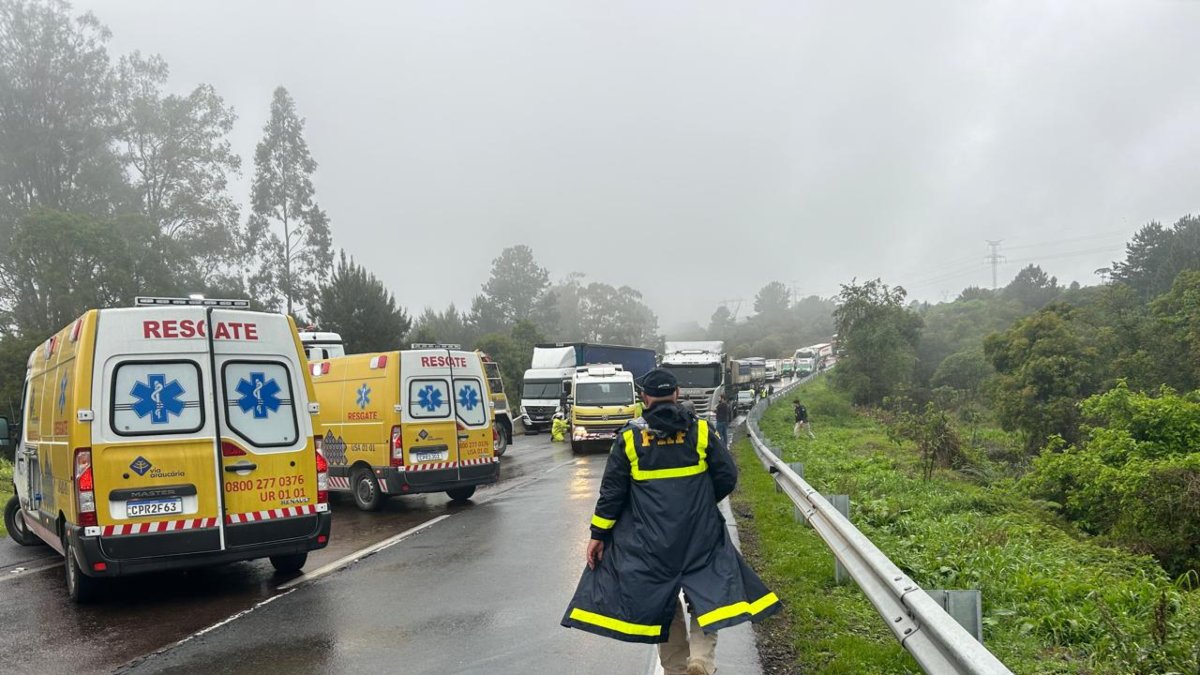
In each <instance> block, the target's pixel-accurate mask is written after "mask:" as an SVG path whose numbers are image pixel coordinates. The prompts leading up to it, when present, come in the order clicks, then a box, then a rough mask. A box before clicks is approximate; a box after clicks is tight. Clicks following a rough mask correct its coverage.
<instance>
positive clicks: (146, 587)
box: [0, 434, 644, 673]
mask: <svg viewBox="0 0 1200 675" xmlns="http://www.w3.org/2000/svg"><path fill="white" fill-rule="evenodd" d="M597 459H598V460H599V461H600V462H601V463H600V464H599V466H600V468H602V467H603V464H602V461H603V455H600V456H598V457H597V456H592V457H584V458H583V459H582V460H581V461H583V462H584V463H585V464H588V463H590V462H592V461H596V460H597ZM572 460H573V456H572V454H571V451H570V449H569V448H568V447H567V446H566V445H565V444H551V443H550V441H549V437H548V435H545V434H543V435H539V436H527V437H518V438H517V439H515V443H514V444H513V445H512V446H510V448H509V450H508V452H507V454H506V455H505V457H504V458H503V460H502V463H501V480H500V482H499V483H497V484H496V485H493V486H487V487H484V488H481V489H480V490H479V491H478V492H477V493H476V496H475V499H474V500H473V501H472V503H470V504H466V505H463V506H451V504H450V501H449V499H448V498H447V497H446V495H445V494H443V493H437V494H432V495H420V496H413V497H403V498H393V499H391V500H389V502H388V503H387V505H386V506H385V508H384V510H383V511H381V512H379V513H362V512H360V511H358V509H356V508H355V506H354V503H353V501H351V499H350V498H349V496H340V495H336V494H335V495H334V496H333V502H334V503H333V513H334V521H333V531H332V537H331V542H330V545H329V546H328V547H327V548H325V549H323V550H321V551H314V552H312V553H310V554H309V559H308V564H307V566H306V568H305V569H306V570H308V571H310V572H311V571H314V570H317V569H318V568H320V567H321V566H322V565H325V564H327V563H330V562H332V561H334V560H337V559H339V558H342V557H343V556H346V555H348V554H350V553H353V552H354V551H357V550H360V549H362V548H365V547H368V546H371V545H372V544H375V543H377V542H380V541H382V540H384V539H387V538H389V537H392V536H393V535H396V534H397V533H400V532H403V531H405V530H408V529H410V528H413V527H416V526H418V525H420V524H422V523H425V522H428V521H430V520H432V519H434V518H437V517H438V516H443V515H451V516H453V517H452V518H451V519H449V520H447V521H446V522H445V523H443V525H450V527H448V528H445V529H446V530H449V531H459V530H460V528H466V527H468V525H473V526H474V527H476V528H478V529H476V530H472V531H471V532H467V531H465V530H463V531H460V535H459V536H458V537H457V538H454V537H452V540H455V539H456V541H457V543H458V544H459V545H460V546H461V547H466V550H462V551H458V549H456V548H454V547H445V546H442V547H438V548H436V550H440V551H447V552H448V553H447V554H446V555H450V556H451V557H450V558H449V559H447V560H443V561H440V562H432V561H429V560H416V561H412V562H411V564H413V565H416V566H417V568H418V569H420V570H421V571H422V572H423V574H422V576H421V577H416V576H414V575H413V574H412V573H411V571H410V572H409V573H407V574H405V575H404V576H403V578H402V579H403V580H402V579H397V578H396V577H394V576H392V575H390V574H388V573H387V572H386V571H385V572H382V573H381V572H379V571H378V570H377V569H376V568H377V567H378V566H379V565H380V564H381V563H380V561H382V560H391V559H392V558H391V555H388V554H392V555H398V554H401V553H403V552H407V553H405V554H406V555H413V554H414V553H413V551H410V550H409V549H410V548H413V547H411V546H409V544H410V543H415V544H418V546H417V547H415V551H417V552H418V553H420V554H423V555H429V554H432V553H434V552H436V551H435V550H434V549H431V548H430V546H429V541H430V540H431V538H430V537H424V536H423V534H421V535H416V536H415V537H414V538H413V539H412V540H411V542H410V541H409V540H406V541H405V542H403V543H402V544H401V545H399V546H396V547H393V548H392V549H389V550H388V551H384V552H383V553H380V554H378V555H376V556H374V557H372V558H368V559H367V560H364V561H362V562H360V563H359V564H358V565H356V566H355V567H352V568H350V569H347V570H342V571H339V572H334V573H332V574H330V575H329V576H327V577H325V578H324V579H321V580H317V581H314V582H313V583H311V584H307V585H305V584H301V585H299V586H298V587H297V588H296V589H295V591H293V592H292V593H291V594H287V595H286V597H281V598H280V599H279V600H278V601H275V602H272V603H271V604H270V605H266V606H264V607H263V608H261V609H260V610H258V611H256V612H255V613H252V614H250V615H248V616H247V617H244V618H243V619H239V620H237V621H235V622H233V623H232V624H231V627H234V626H236V628H235V629H233V630H232V631H231V632H233V633H235V634H236V635H237V637H236V638H235V639H236V641H237V642H238V644H237V645H235V646H232V647H223V648H222V649H221V650H220V652H221V653H223V654H224V656H223V657H222V658H219V659H218V658H217V656H218V655H217V654H212V655H209V656H211V657H213V658H214V659H215V660H214V662H213V663H212V664H211V667H212V668H213V669H214V670H224V671H225V672H241V671H244V670H251V669H253V670H257V671H258V672H260V673H273V672H281V671H283V670H290V671H292V672H328V671H329V670H331V669H334V670H336V669H337V664H336V663H333V662H330V661H328V658H329V657H328V656H320V657H318V655H317V654H316V652H320V653H321V654H325V653H326V652H328V651H329V650H327V649H325V648H324V647H323V646H322V645H326V644H330V643H331V642H332V643H334V646H336V647H338V648H339V649H340V648H344V647H348V646H350V645H352V644H353V643H354V640H353V639H349V637H348V634H347V630H349V629H348V628H347V627H346V626H342V625H339V622H340V621H341V619H342V618H345V619H346V620H350V619H351V618H352V617H351V616H347V615H346V614H345V612H346V610H347V609H348V608H350V607H366V606H373V610H372V611H373V612H374V617H372V618H375V619H377V618H379V617H390V616H391V615H394V614H395V613H396V612H397V611H400V610H401V608H402V609H403V612H402V613H401V615H400V616H407V617H410V618H411V619H412V620H413V621H415V622H417V623H415V624H412V626H410V627H409V628H406V629H405V630H411V631H412V633H413V634H414V635H415V634H421V633H422V630H419V629H418V627H417V626H418V624H420V625H421V626H424V627H425V628H424V629H423V630H427V631H434V630H436V629H438V628H439V627H440V628H442V629H446V630H445V632H449V633H456V632H458V631H456V630H453V629H454V628H455V627H461V626H462V625H463V624H464V623H470V622H471V621H476V620H482V619H481V618H479V617H475V618H472V617H469V616H466V615H463V616H459V617H456V616H454V613H453V611H449V610H448V609H447V611H445V612H442V611H441V610H439V612H440V613H432V614H431V613H430V612H429V611H428V610H429V609H430V608H431V607H432V608H438V607H443V608H450V607H452V606H453V605H452V604H450V603H446V602H443V601H442V595H443V593H444V592H445V591H446V590H447V584H444V583H442V579H441V578H440V577H439V576H438V575H435V574H433V570H432V569H431V568H430V567H429V566H430V565H438V566H439V567H445V566H449V567H451V568H453V569H455V572H454V573H453V575H452V576H453V578H455V579H458V580H461V583H462V584H463V586H462V588H463V589H467V588H470V589H472V590H471V591H470V593H471V594H472V595H473V594H482V595H487V593H488V592H491V591H493V590H494V589H495V588H501V589H503V588H506V587H507V583H504V584H500V582H502V581H506V580H508V579H510V578H512V577H516V578H522V577H523V574H524V570H523V564H522V563H521V562H520V557H521V556H520V555H519V553H520V552H521V551H524V550H530V551H533V550H539V549H540V548H541V546H542V543H543V542H545V540H544V537H545V535H546V533H545V532H544V531H539V530H537V529H533V530H529V531H527V532H524V534H522V535H521V536H520V538H515V539H509V538H508V537H509V536H515V535H516V533H514V532H509V533H508V534H507V535H504V534H503V533H505V532H506V531H508V530H509V528H512V527H516V526H518V525H520V524H522V523H527V522H529V521H530V518H531V513H530V512H529V509H535V510H536V509H540V510H542V511H546V512H556V511H558V510H560V509H564V508H571V509H575V508H582V509H583V510H584V511H587V510H589V509H590V508H591V503H590V501H589V500H592V499H594V498H595V493H596V486H595V485H594V484H590V485H589V489H590V496H588V497H587V498H586V499H582V498H581V497H576V496H575V492H572V497H571V500H566V497H565V496H564V494H563V493H561V492H560V493H558V494H557V495H556V496H549V497H550V498H549V499H544V500H542V502H541V503H540V504H539V505H525V506H524V507H517V508H514V506H516V505H517V504H520V503H521V502H522V501H523V500H524V499H526V497H524V496H521V497H520V498H518V495H523V493H525V492H526V491H528V489H529V487H532V486H533V485H536V483H529V481H531V480H534V479H535V478H537V477H538V476H541V475H543V474H544V472H545V471H546V470H547V469H549V468H550V467H552V466H557V465H562V463H563V462H571V461H572ZM557 473H560V474H561V476H568V475H571V476H574V475H575V472H574V471H568V470H566V469H565V467H564V469H560V471H559V472H557ZM553 475H554V474H546V476H547V477H549V476H553ZM598 479H599V476H598V475H597V476H596V480H598ZM578 480H579V481H581V482H580V483H579V485H582V484H583V483H586V482H588V481H587V480H586V479H584V478H578ZM527 484H528V485H527ZM509 495H512V497H511V498H510V497H509ZM565 500H566V501H571V504H570V506H564V501H565ZM572 500H573V501H579V502H581V504H575V503H573V501H572ZM580 517H581V518H583V520H579V521H573V522H571V523H570V535H571V536H570V537H566V539H569V540H570V541H569V545H570V547H571V548H572V551H573V552H575V553H576V554H577V553H578V551H579V550H580V549H581V547H582V539H581V538H582V537H584V536H586V526H583V527H582V528H581V526H579V522H586V516H580ZM539 519H544V517H543V518H539ZM439 536H445V535H444V534H439ZM556 537H557V538H559V539H562V538H564V537H562V536H560V535H556ZM468 539H469V540H470V542H471V543H470V544H469V545H468ZM545 543H547V544H548V543H549V542H545ZM561 545H563V546H566V545H568V542H566V541H564V542H561ZM449 551H457V552H455V553H449ZM508 553H512V554H518V555H514V556H508ZM493 557H494V558H495V562H492V561H491V560H489V562H488V564H487V566H486V567H485V569H487V570H488V571H489V572H490V573H488V574H481V573H479V570H480V561H479V558H483V559H491V558H493ZM61 561H62V558H61V556H59V555H58V554H57V553H55V552H54V551H53V550H51V549H49V548H47V547H31V548H26V547H21V546H18V545H16V544H14V543H13V542H12V541H11V540H10V539H9V538H8V537H4V538H3V539H2V540H0V622H2V624H0V625H3V630H2V631H0V671H2V672H5V673H35V672H36V673H59V672H75V673H90V672H105V671H111V670H113V669H114V668H118V667H120V666H122V665H123V664H127V663H129V662H131V661H134V660H136V659H138V658H139V657H143V656H144V655H147V654H151V653H153V652H155V651H157V650H162V649H164V648H166V647H167V646H169V645H171V644H173V643H175V642H177V641H179V640H182V639H184V638H186V637H188V636H189V635H192V634H193V633H195V632H196V631H199V630H202V629H204V628H206V627H208V626H212V625H213V624H215V623H217V622H220V621H222V620H225V619H227V618H228V617H231V616H233V615H235V614H237V613H238V612H242V611H244V610H247V609H249V608H251V607H253V606H255V605H256V604H258V603H260V602H263V601H264V600H267V599H269V598H272V597H274V596H278V595H280V591H279V590H278V589H277V587H278V586H279V585H281V584H284V583H287V582H288V581H291V580H293V579H294V578H295V577H288V576H279V575H276V574H275V573H274V570H273V569H272V568H271V566H270V563H268V562H267V561H265V560H262V561H252V562H245V563H234V564H230V565H224V566H221V567H216V568H209V569H203V570H195V571H188V572H172V573H162V574H150V575H143V576H137V577H129V578H126V579H117V580H113V581H112V582H111V584H110V587H109V588H108V597H107V598H106V599H105V601H103V602H101V603H99V604H97V605H92V606H77V605H74V604H72V603H71V602H70V600H69V599H68V598H67V596H66V590H65V587H64V582H63V572H62V564H61ZM389 564H390V565H396V564H401V565H403V564H405V563H398V562H397V561H393V562H392V563H389ZM359 567H361V568H362V569H359ZM43 568H45V569H43ZM370 570H374V573H373V575H372V576H371V577H369V578H368V579H366V580H365V581H366V583H365V584H364V583H363V581H358V582H347V581H343V580H342V579H358V577H359V576H360V575H364V574H368V573H369V571H370ZM575 573H577V571H576V572H572V574H575ZM376 575H378V576H376ZM415 578H423V581H422V583H420V584H418V585H415V586H414V585H413V584H412V583H411V582H409V581H404V580H408V579H415ZM497 584H500V585H499V586H497ZM569 584H570V585H571V586H572V587H573V584H574V579H572V580H571V581H570V582H569ZM449 588H450V590H451V591H454V590H455V589H457V588H459V586H458V585H457V584H451V585H449ZM332 589H337V590H332ZM377 591H378V592H379V593H381V594H382V593H384V592H386V593H387V594H389V595H380V596H379V598H380V599H382V598H385V597H391V600H390V601H389V602H384V603H376V604H374V605H371V604H370V603H366V602H364V601H365V600H370V599H371V598H373V597H376V595H377ZM569 592H570V589H567V590H565V591H563V590H562V589H561V588H557V589H556V593H555V595H557V598H556V599H558V600H561V602H563V603H565V601H566V599H565V597H564V596H563V593H567V597H569ZM392 593H394V594H396V595H395V596H394V597H392V596H391V595H390V594H392ZM418 593H419V594H422V595H421V596H420V597H423V598H425V599H424V600H423V601H422V602H421V603H414V601H413V598H414V597H416V595H415V594H418ZM469 597H470V596H464V602H463V603H462V606H461V607H459V608H458V609H459V610H460V611H463V612H468V613H469V612H472V611H475V610H473V609H471V608H470V603H468V602H466V601H465V600H466V598H469ZM506 597H507V596H506ZM302 598H303V599H304V600H303V602H304V605H303V606H301V607H294V608H291V609H290V610H285V611H289V612H299V613H298V614H288V615H278V614H276V613H275V612H272V613H267V612H266V611H264V610H268V609H271V608H273V607H275V606H276V605H279V606H281V607H285V606H287V605H288V604H290V603H294V602H297V601H298V600H299V599H302ZM514 600H515V601H516V602H524V601H525V599H524V598H521V599H514ZM454 604H457V603H454ZM422 605H424V606H422ZM276 611H278V610H276ZM559 611H561V608H559ZM260 614H261V616H257V615H260ZM503 616H504V614H503V612H500V613H498V614H497V615H495V616H493V617H492V618H491V619H489V620H495V621H501V622H502V621H503ZM263 617H268V620H270V619H269V617H274V621H275V622H277V623H275V624H269V625H268V626H267V627H265V628H264V629H263V630H262V631H261V632H258V633H256V634H255V635H257V637H258V638H260V639H261V641H262V642H261V644H260V647H261V649H258V650H250V646H251V645H252V644H254V642H253V640H251V639H250V638H249V637H247V638H246V639H245V640H243V639H242V637H241V636H240V632H241V631H242V630H243V629H245V627H247V626H253V625H256V622H259V621H262V620H263ZM305 617H309V618H305ZM397 620H399V619H397ZM421 622H424V623H421ZM439 622H440V623H439ZM367 624H368V628H366V629H365V630H364V631H361V632H358V633H356V635H358V638H357V639H379V638H383V637H385V636H383V635H380V634H379V633H378V632H377V630H378V628H377V627H376V625H375V622H373V621H368V622H367ZM272 625H273V627H271V626H272ZM406 625H407V624H406ZM281 628H284V629H286V630H283V631H282V632H281ZM533 632H536V631H531V636H530V637H531V638H532V633H533ZM560 632H562V633H567V632H568V631H566V630H562V631H560ZM224 635H225V633H224V632H222V631H221V630H217V631H214V632H213V633H211V634H210V636H211V638H212V639H219V638H221V637H223V636H224ZM301 636H303V638H301ZM208 637H209V636H205V639H207V638H208ZM386 637H388V638H391V639H394V638H395V634H388V635H386ZM297 640H299V641H300V642H297ZM391 641H392V640H390V639H389V640H387V642H389V643H390V642H391ZM380 642H381V643H382V642H384V641H383V640H380ZM202 644H205V643H203V642H201V641H200V640H199V639H198V640H196V641H193V642H191V643H188V644H186V645H184V646H183V647H181V648H178V649H175V650H172V651H170V652H168V653H167V654H164V655H162V656H159V657H155V658H152V659H150V660H148V661H146V662H145V663H143V664H142V668H141V670H148V671H153V670H157V669H160V667H161V668H167V667H170V666H171V665H172V664H175V663H179V661H178V659H180V658H182V657H183V655H186V654H189V653H190V652H191V651H192V650H195V649H196V647H198V646H200V645H202ZM513 646H515V644H514V645H513ZM176 652H178V654H179V656H176V655H175V654H176ZM334 653H337V650H334ZM388 653H389V654H393V653H394V650H391V649H390V648H389V649H388ZM266 655H270V657H269V658H267V659H266V660H265V661H260V660H259V658H261V657H263V656H266ZM643 655H644V653H643ZM339 658H341V659H344V658H345V656H344V655H342V656H341V657H339ZM250 663H258V665H257V666H255V667H253V668H249V667H246V666H247V665H248V664H250ZM379 663H380V666H379V667H380V668H381V669H385V670H391V669H392V668H391V667H388V666H385V665H383V662H382V661H380V662H379ZM285 664H287V666H286V667H285ZM293 664H294V667H293ZM305 664H314V665H312V666H311V669H310V667H309V666H307V665H305ZM315 664H324V665H321V666H320V667H318V666H317V665H315ZM398 665H399V664H397V666H398ZM206 669H207V668H206ZM404 669H405V670H409V669H408V668H407V667H406V668H404ZM199 672H203V670H201V671H199ZM410 672H418V673H419V672H458V671H452V670H451V671H442V670H438V669H433V670H422V669H416V670H411V671H410ZM462 672H469V671H462ZM511 672H530V671H511ZM620 672H625V671H620Z"/></svg>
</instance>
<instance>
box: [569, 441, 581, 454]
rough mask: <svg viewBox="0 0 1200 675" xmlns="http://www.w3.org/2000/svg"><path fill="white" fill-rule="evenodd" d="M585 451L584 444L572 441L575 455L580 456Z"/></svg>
mask: <svg viewBox="0 0 1200 675" xmlns="http://www.w3.org/2000/svg"><path fill="white" fill-rule="evenodd" d="M583 451H584V445H583V443H580V442H579V441H576V440H572V441H571V452H573V453H575V454H579V453H581V452H583Z"/></svg>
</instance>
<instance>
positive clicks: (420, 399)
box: [417, 384, 442, 412]
mask: <svg viewBox="0 0 1200 675" xmlns="http://www.w3.org/2000/svg"><path fill="white" fill-rule="evenodd" d="M417 403H418V404H419V405H420V406H421V407H422V408H424V409H426V410H428V411H429V412H433V411H434V410H437V409H438V408H440V407H442V392H441V391H438V389H437V388H436V387H434V386H433V385H432V384H427V385H425V388H424V389H422V390H421V391H419V392H417Z"/></svg>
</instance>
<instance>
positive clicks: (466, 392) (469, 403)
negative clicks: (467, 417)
mask: <svg viewBox="0 0 1200 675" xmlns="http://www.w3.org/2000/svg"><path fill="white" fill-rule="evenodd" d="M458 404H459V405H461V406H462V407H464V408H466V409H467V410H474V409H475V407H476V406H478V405H479V392H478V391H476V390H475V387H472V386H471V385H469V384H468V385H464V386H463V388H462V389H459V390H458Z"/></svg>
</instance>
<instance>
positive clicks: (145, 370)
mask: <svg viewBox="0 0 1200 675" xmlns="http://www.w3.org/2000/svg"><path fill="white" fill-rule="evenodd" d="M203 394H204V392H203V391H202V390H201V384H200V367H199V366H198V365H196V363H194V362H192V361H124V362H122V363H119V364H117V368H116V370H115V371H114V372H113V386H112V401H113V405H112V409H111V410H110V411H109V414H110V417H109V425H110V426H112V430H113V431H114V432H116V433H117V434H119V435H121V436H146V435H151V434H153V435H158V434H187V433H194V432H196V431H199V430H200V428H201V427H203V426H204V406H202V405H200V401H201V400H202V396H203Z"/></svg>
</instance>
